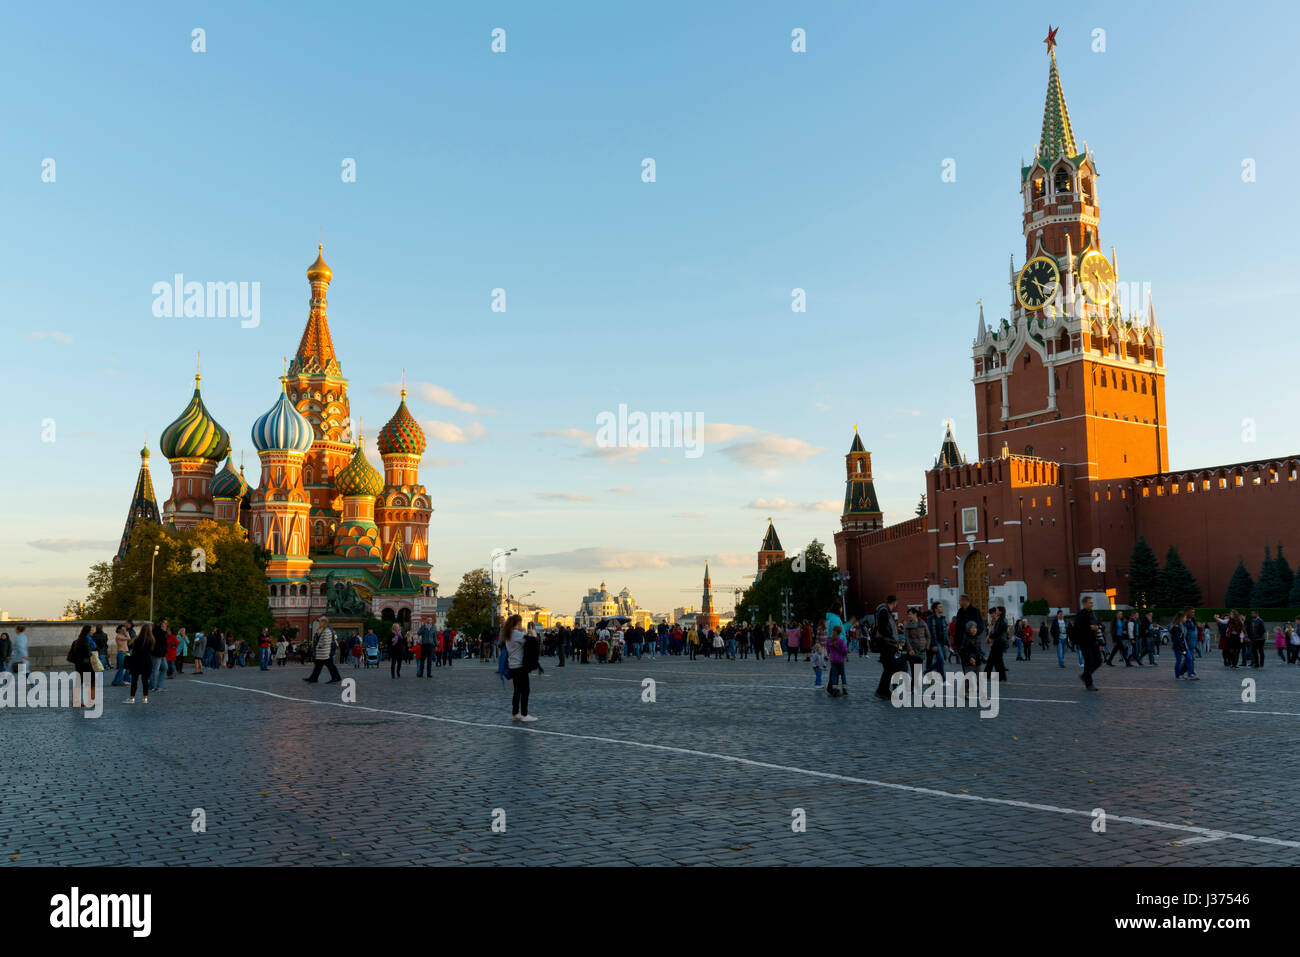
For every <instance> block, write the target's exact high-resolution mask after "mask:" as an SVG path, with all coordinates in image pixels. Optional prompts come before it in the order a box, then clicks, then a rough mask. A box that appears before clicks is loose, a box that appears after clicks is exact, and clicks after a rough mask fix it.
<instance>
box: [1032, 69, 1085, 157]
mask: <svg viewBox="0 0 1300 957" xmlns="http://www.w3.org/2000/svg"><path fill="white" fill-rule="evenodd" d="M1048 55H1049V56H1050V57H1051V58H1052V65H1051V68H1050V69H1049V70H1048V73H1047V102H1046V103H1045V104H1044V105H1043V135H1042V136H1041V137H1040V138H1039V141H1038V155H1039V156H1041V157H1043V158H1044V159H1047V160H1052V159H1055V158H1056V157H1057V156H1060V155H1062V154H1064V155H1066V156H1074V155H1076V154H1077V153H1078V152H1079V150H1078V148H1077V147H1076V146H1075V145H1074V130H1073V129H1072V128H1071V126H1070V108H1069V107H1067V106H1066V105H1065V94H1064V93H1062V92H1061V78H1060V76H1058V75H1057V72H1056V51H1055V50H1053V49H1052V48H1051V46H1049V47H1048Z"/></svg>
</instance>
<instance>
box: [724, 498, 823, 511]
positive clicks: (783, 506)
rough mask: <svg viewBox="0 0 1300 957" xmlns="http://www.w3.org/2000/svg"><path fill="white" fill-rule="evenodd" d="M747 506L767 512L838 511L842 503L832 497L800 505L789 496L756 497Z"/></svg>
mask: <svg viewBox="0 0 1300 957" xmlns="http://www.w3.org/2000/svg"><path fill="white" fill-rule="evenodd" d="M745 508H753V509H759V510H762V511H766V512H791V511H796V510H798V511H803V512H838V511H839V510H840V503H839V502H836V501H834V500H832V499H823V500H822V501H820V502H807V503H805V504H803V505H800V504H799V503H798V502H792V501H790V500H789V499H787V498H756V499H754V501H752V502H750V503H749V504H748V505H746V506H745Z"/></svg>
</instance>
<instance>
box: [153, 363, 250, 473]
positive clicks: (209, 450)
mask: <svg viewBox="0 0 1300 957" xmlns="http://www.w3.org/2000/svg"><path fill="white" fill-rule="evenodd" d="M158 445H159V447H160V448H161V449H162V452H163V455H165V456H167V458H169V459H207V460H208V461H209V462H220V461H221V459H222V458H223V457H224V456H225V454H226V453H227V452H228V451H229V450H230V433H229V432H227V431H226V430H225V429H223V428H222V427H221V426H220V425H219V424H218V423H217V420H216V419H214V418H213V417H212V416H211V415H210V414H209V413H208V410H207V408H206V407H205V406H204V405H203V397H202V396H201V395H199V377H198V376H197V375H196V376H195V377H194V396H193V398H191V399H190V404H189V405H187V406H186V407H185V411H184V412H182V413H181V414H180V417H179V418H177V419H176V421H175V422H173V423H172V424H171V425H169V426H167V428H165V429H163V434H162V438H161V440H159V443H158ZM146 451H147V450H146Z"/></svg>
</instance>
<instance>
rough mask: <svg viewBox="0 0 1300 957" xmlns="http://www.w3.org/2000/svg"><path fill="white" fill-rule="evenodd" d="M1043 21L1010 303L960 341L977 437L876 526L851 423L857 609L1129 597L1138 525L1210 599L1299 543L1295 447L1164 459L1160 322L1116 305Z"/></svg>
mask: <svg viewBox="0 0 1300 957" xmlns="http://www.w3.org/2000/svg"><path fill="white" fill-rule="evenodd" d="M1053 45H1054V44H1053V37H1052V36H1051V35H1049V42H1048V54H1049V56H1050V57H1051V63H1050V66H1049V73H1048V87H1047V100H1046V105H1045V107H1044V112H1043V123H1042V132H1041V136H1040V140H1039V145H1038V149H1037V151H1036V155H1035V157H1034V160H1033V162H1031V163H1030V164H1029V165H1027V166H1022V168H1021V169H1020V189H1021V196H1022V205H1023V208H1022V216H1021V228H1022V232H1023V236H1024V241H1025V247H1024V248H1025V252H1024V260H1023V262H1022V263H1021V265H1020V266H1019V267H1017V265H1016V262H1015V260H1014V257H1013V260H1012V263H1011V268H1010V273H1009V277H1008V278H1009V292H1010V301H1009V316H1008V318H1004V319H1001V320H1000V321H998V322H995V323H992V324H990V323H987V322H986V321H985V318H984V310H983V306H982V305H981V306H980V313H979V321H978V326H977V329H976V334H975V338H974V341H973V344H972V347H971V363H972V380H971V381H972V384H973V387H974V399H975V421H976V430H977V435H976V443H977V444H976V452H975V454H974V456H973V457H972V458H971V460H970V461H967V459H966V457H965V456H963V455H962V454H961V453H960V452H959V450H958V448H957V444H956V440H955V438H954V436H953V433H952V431H951V429H949V431H948V432H947V434H946V435H945V436H944V440H943V444H942V446H941V448H940V452H939V455H938V456H937V457H936V459H935V462H934V464H933V467H932V468H930V469H929V471H927V472H926V473H925V483H926V489H925V497H926V503H927V509H926V514H924V515H922V516H918V517H916V518H913V519H909V520H908V521H905V522H901V523H898V524H895V525H890V526H886V525H885V524H884V522H883V515H882V513H881V510H880V506H879V502H878V501H877V499H876V493H875V487H874V484H873V482H872V477H871V454H870V453H869V452H868V451H867V449H866V447H865V446H864V445H863V443H862V439H861V437H860V436H858V435H857V434H855V435H854V437H853V444H852V446H851V447H850V449H849V452H848V455H847V456H846V458H845V461H846V467H847V479H846V491H845V498H844V510H843V514H842V516H841V520H840V525H841V528H840V531H838V532H837V533H836V534H835V549H836V557H837V561H838V564H839V567H840V568H844V569H847V570H848V571H849V572H850V582H851V586H852V593H853V596H854V598H855V599H856V603H857V606H858V608H859V609H861V608H864V607H866V608H871V607H874V605H875V603H877V602H879V601H881V600H883V599H884V598H885V596H886V595H887V594H894V595H897V596H898V598H899V601H900V605H908V604H911V605H925V604H927V603H928V602H931V601H935V600H940V601H943V602H944V603H945V605H946V606H947V607H948V608H949V610H950V611H951V609H952V608H954V607H955V604H956V599H957V597H958V596H959V595H961V594H963V593H965V594H968V595H970V597H971V599H972V601H973V602H974V603H975V604H976V605H978V606H980V607H981V608H983V609H987V608H988V607H989V606H990V605H1004V606H1005V607H1006V608H1007V613H1008V615H1011V616H1014V615H1017V614H1019V613H1020V609H1021V608H1022V607H1023V604H1024V602H1025V601H1026V600H1030V599H1034V600H1037V599H1045V600H1046V601H1047V602H1048V604H1049V606H1050V607H1051V608H1054V609H1055V608H1063V609H1066V610H1067V611H1073V610H1076V609H1078V608H1079V606H1080V602H1081V600H1082V599H1083V597H1084V596H1086V595H1093V596H1094V597H1095V598H1096V599H1097V606H1098V607H1100V608H1105V607H1109V605H1110V604H1113V603H1127V602H1128V598H1129V596H1128V589H1127V571H1128V569H1127V567H1126V566H1127V564H1128V562H1129V558H1130V555H1131V554H1132V550H1133V547H1134V544H1135V543H1136V541H1137V539H1138V537H1139V536H1141V537H1143V538H1145V539H1146V541H1147V542H1148V544H1150V545H1151V547H1152V548H1153V549H1154V550H1155V551H1156V554H1157V555H1158V556H1159V557H1160V558H1161V560H1162V561H1163V559H1164V556H1165V553H1166V550H1167V549H1168V548H1169V547H1170V546H1174V547H1176V548H1177V549H1178V551H1179V554H1180V556H1181V558H1182V559H1183V561H1184V563H1185V564H1186V565H1187V566H1188V568H1189V569H1190V570H1191V571H1192V573H1193V574H1194V575H1195V576H1196V578H1197V580H1198V583H1199V585H1200V587H1201V591H1202V595H1203V598H1204V601H1205V604H1207V605H1210V606H1216V605H1219V604H1221V602H1222V600H1223V595H1224V593H1225V591H1226V588H1227V583H1228V579H1229V578H1230V576H1231V575H1232V572H1233V569H1234V568H1235V567H1236V565H1237V562H1238V560H1239V558H1241V557H1242V556H1243V553H1244V555H1245V558H1246V560H1247V562H1251V561H1252V560H1253V559H1257V558H1259V557H1262V555H1263V550H1264V547H1265V546H1266V545H1273V544H1277V543H1278V542H1279V541H1280V542H1282V543H1283V544H1284V545H1286V546H1291V547H1293V548H1296V547H1300V455H1294V456H1284V457H1281V458H1277V459H1270V460H1259V461H1248V462H1237V463H1232V464H1228V465H1215V466H1208V467H1203V468H1195V469H1181V470H1174V469H1172V468H1171V464H1170V461H1169V450H1168V434H1167V429H1166V424H1165V421H1166V404H1165V376H1166V369H1165V336H1164V332H1163V331H1162V330H1161V328H1160V326H1159V325H1158V324H1157V322H1156V318H1155V311H1154V307H1153V305H1152V304H1151V303H1150V301H1149V300H1148V302H1146V303H1145V308H1131V307H1130V308H1129V309H1124V308H1123V299H1124V297H1122V296H1120V295H1119V294H1118V291H1119V289H1120V288H1121V287H1120V286H1119V280H1118V269H1119V265H1118V257H1117V255H1116V253H1115V250H1114V247H1111V250H1110V255H1109V256H1107V255H1106V254H1105V253H1104V252H1103V246H1102V242H1101V207H1100V200H1099V198H1098V189H1097V178H1098V171H1097V167H1096V163H1095V160H1094V157H1093V154H1092V153H1091V152H1090V151H1089V150H1088V149H1087V148H1086V146H1085V147H1084V148H1082V149H1081V148H1080V147H1079V145H1078V142H1077V141H1076V139H1075V136H1074V131H1073V128H1072V126H1071V123H1070V116H1069V111H1068V109H1067V108H1066V103H1065V96H1064V93H1063V92H1062V89H1061V83H1060V77H1059V74H1058V71H1057V65H1056V56H1055V50H1054V49H1053Z"/></svg>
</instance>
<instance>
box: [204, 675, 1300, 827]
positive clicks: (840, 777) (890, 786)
mask: <svg viewBox="0 0 1300 957" xmlns="http://www.w3.org/2000/svg"><path fill="white" fill-rule="evenodd" d="M190 684H201V685H208V686H211V687H216V688H230V689H231V690H233V691H245V692H248V693H250V694H260V695H266V696H267V697H268V698H279V699H280V700H282V701H295V702H298V703H299V704H315V705H327V706H329V707H332V708H344V709H346V710H349V711H369V712H372V713H374V714H395V715H398V716H400V717H404V718H422V719H423V720H425V721H437V722H439V723H441V724H456V725H460V726H461V727H465V728H489V729H492V730H497V731H517V732H519V733H521V734H540V735H545V736H547V737H555V738H569V739H571V740H574V741H594V742H596V743H597V744H621V745H624V746H625V747H630V748H641V749H642V750H645V751H666V752H668V753H669V754H684V755H688V756H690V757H696V758H713V759H714V760H716V761H725V762H727V763H728V764H741V765H744V766H746V767H751V768H763V769H765V770H768V771H783V772H785V773H787V774H801V775H804V776H805V777H811V778H822V779H823V780H827V781H840V782H842V783H845V784H865V785H866V786H868V787H874V788H883V789H885V790H890V791H904V792H906V793H908V794H923V795H925V796H927V797H940V798H950V799H952V800H955V801H975V802H978V803H980V804H995V805H999V806H1001V807H1014V808H1019V809H1020V810H1024V811H1043V812H1046V813H1049V814H1062V815H1067V816H1070V817H1080V818H1088V819H1091V818H1092V817H1093V812H1092V811H1077V810H1075V809H1073V808H1067V807H1057V806H1056V805H1054V804H1036V803H1034V802H1032V801H1016V800H1013V799H1011V798H994V797H985V796H983V795H979V794H963V793H954V792H952V791H941V790H939V789H938V788H927V787H920V786H917V785H914V784H896V783H894V782H892V781H876V780H873V779H872V778H855V777H852V776H850V775H847V774H835V773H833V772H831V771H814V770H812V769H811V768H796V767H792V766H790V765H786V764H774V763H772V762H771V761H756V760H754V759H753V758H742V757H740V756H739V755H735V754H719V753H717V752H715V751H699V750H696V749H695V748H678V747H674V746H672V745H668V744H651V743H650V742H647V741H629V740H627V739H624V738H606V737H603V736H601V735H596V734H573V733H571V732H568V731H543V730H541V729H540V728H532V727H528V726H526V725H520V724H515V723H513V722H512V723H510V724H489V723H488V722H486V721H465V720H463V719H461V718H442V717H438V716H437V715H432V714H420V713H419V712H415V711H396V710H393V709H390V708H371V707H367V706H365V705H359V704H344V703H343V702H342V701H317V700H315V699H313V698H294V697H292V696H290V695H283V694H276V693H275V692H273V691H263V690H261V689H260V688H241V687H240V686H239V685H228V684H223V683H221V682H218V681H192V682H190ZM1113 822H1119V823H1121V824H1136V825H1138V826H1139V827H1155V828H1161V829H1164V830H1169V831H1182V832H1184V833H1187V834H1200V835H1203V836H1205V837H1207V838H1213V839H1215V840H1221V839H1222V838H1229V837H1230V838H1232V839H1233V840H1236V841H1250V842H1254V843H1258V844H1270V845H1273V846H1276V847H1290V848H1300V841H1284V840H1282V839H1281V838H1276V837H1262V836H1260V835H1258V834H1241V833H1238V832H1236V831H1221V830H1218V829H1216V828H1209V827H1198V826H1196V825H1193V824H1173V823H1170V822H1168V821H1155V820H1152V819H1150V818H1144V817H1129V816H1127V815H1120V814H1107V815H1106V823H1107V824H1110V823H1113Z"/></svg>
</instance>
